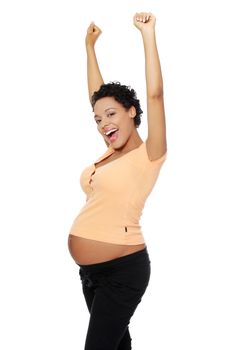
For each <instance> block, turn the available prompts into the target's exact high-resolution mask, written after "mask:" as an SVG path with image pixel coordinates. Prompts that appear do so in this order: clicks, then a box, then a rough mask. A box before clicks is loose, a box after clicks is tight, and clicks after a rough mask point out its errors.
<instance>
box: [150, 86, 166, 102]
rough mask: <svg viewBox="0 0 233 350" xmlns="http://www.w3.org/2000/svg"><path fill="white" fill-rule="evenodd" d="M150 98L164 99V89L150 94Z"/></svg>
mask: <svg viewBox="0 0 233 350" xmlns="http://www.w3.org/2000/svg"><path fill="white" fill-rule="evenodd" d="M148 98H149V99H152V100H153V99H159V98H163V89H162V88H161V89H159V90H157V91H154V92H153V93H149V94H148Z"/></svg>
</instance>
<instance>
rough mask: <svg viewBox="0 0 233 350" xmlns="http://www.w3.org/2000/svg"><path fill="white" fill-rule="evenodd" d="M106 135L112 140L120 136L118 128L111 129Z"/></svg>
mask: <svg viewBox="0 0 233 350" xmlns="http://www.w3.org/2000/svg"><path fill="white" fill-rule="evenodd" d="M105 135H106V136H107V138H108V140H109V141H110V142H113V141H115V140H116V139H117V137H118V129H112V130H109V131H107V132H106V133H105Z"/></svg>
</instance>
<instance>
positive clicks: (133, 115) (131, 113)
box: [129, 106, 137, 118]
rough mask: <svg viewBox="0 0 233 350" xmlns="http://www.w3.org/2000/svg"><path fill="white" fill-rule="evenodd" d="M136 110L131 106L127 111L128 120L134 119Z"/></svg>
mask: <svg viewBox="0 0 233 350" xmlns="http://www.w3.org/2000/svg"><path fill="white" fill-rule="evenodd" d="M136 114H137V113H136V108H135V107H134V106H131V107H130V109H129V116H130V118H135V117H136Z"/></svg>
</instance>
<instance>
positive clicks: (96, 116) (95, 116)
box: [94, 107, 117, 118]
mask: <svg viewBox="0 0 233 350" xmlns="http://www.w3.org/2000/svg"><path fill="white" fill-rule="evenodd" d="M109 109H117V108H115V107H108V108H106V109H105V110H104V112H107V111H108V110H109ZM94 118H100V117H99V116H98V115H97V114H95V115H94Z"/></svg>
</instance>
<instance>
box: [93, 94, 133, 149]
mask: <svg viewBox="0 0 233 350" xmlns="http://www.w3.org/2000/svg"><path fill="white" fill-rule="evenodd" d="M94 114H95V116H94V117H95V121H96V123H97V128H98V131H99V132H100V134H101V135H102V136H103V138H104V139H105V141H106V142H107V143H108V144H111V146H112V147H113V148H116V149H117V148H121V147H123V146H124V145H125V144H126V143H127V142H128V141H129V139H130V137H131V136H132V137H133V135H134V133H135V132H136V128H135V124H134V117H135V115H136V111H135V108H134V107H133V106H132V107H130V109H129V110H126V109H125V108H124V106H122V104H121V103H119V102H117V101H116V100H115V99H114V98H113V97H103V98H100V99H99V100H98V101H96V103H95V106H94Z"/></svg>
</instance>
